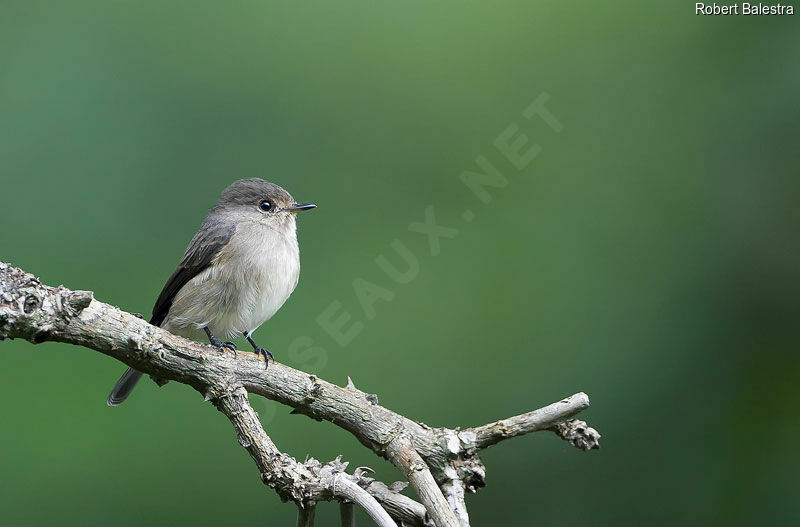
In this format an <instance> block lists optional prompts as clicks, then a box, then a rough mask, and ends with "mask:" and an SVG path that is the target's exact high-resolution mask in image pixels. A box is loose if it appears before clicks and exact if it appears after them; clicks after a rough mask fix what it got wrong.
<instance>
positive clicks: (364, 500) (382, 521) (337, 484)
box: [333, 476, 397, 527]
mask: <svg viewBox="0 0 800 527" xmlns="http://www.w3.org/2000/svg"><path fill="white" fill-rule="evenodd" d="M333 492H334V494H335V495H336V496H337V497H339V498H343V499H346V500H349V501H352V502H353V503H356V504H358V505H360V506H361V508H362V509H364V510H365V511H367V514H369V516H370V518H372V519H373V521H375V524H376V525H377V526H378V527H397V524H396V523H395V522H394V520H393V519H392V518H391V516H389V514H388V513H387V512H386V511H385V510H384V509H383V507H381V505H380V504H379V503H378V501H377V500H376V499H375V498H373V497H372V496H371V495H370V493H369V492H367V491H366V490H364V489H362V488H361V487H359V486H358V485H357V484H355V483H354V482H353V481H352V480H350V479H348V478H346V477H339V476H337V477H336V478H335V480H334V484H333Z"/></svg>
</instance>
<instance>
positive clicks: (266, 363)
mask: <svg viewBox="0 0 800 527" xmlns="http://www.w3.org/2000/svg"><path fill="white" fill-rule="evenodd" d="M244 338H246V339H247V342H249V343H250V345H251V346H253V351H254V352H256V354H257V355H261V356H262V357H264V367H265V368H266V367H268V366H269V361H270V359H272V360H275V356H274V355H273V354H272V353H270V351H269V350H268V349H267V348H262V347H261V346H259V345H258V344H256V341H254V340H253V337H251V336H250V335H245V336H244Z"/></svg>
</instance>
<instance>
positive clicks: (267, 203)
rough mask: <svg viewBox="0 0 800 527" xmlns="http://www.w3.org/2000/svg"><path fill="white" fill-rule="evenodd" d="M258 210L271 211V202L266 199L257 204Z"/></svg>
mask: <svg viewBox="0 0 800 527" xmlns="http://www.w3.org/2000/svg"><path fill="white" fill-rule="evenodd" d="M258 208H259V209H261V210H263V211H264V212H269V211H271V210H272V202H271V201H270V200H268V199H265V200H264V201H262V202H261V203H259V204H258Z"/></svg>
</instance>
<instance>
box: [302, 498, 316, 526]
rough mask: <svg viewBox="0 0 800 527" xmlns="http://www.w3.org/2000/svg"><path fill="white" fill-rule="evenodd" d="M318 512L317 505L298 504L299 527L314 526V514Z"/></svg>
mask: <svg viewBox="0 0 800 527" xmlns="http://www.w3.org/2000/svg"><path fill="white" fill-rule="evenodd" d="M316 514H317V505H316V503H315V504H309V505H306V506H304V507H301V506H299V505H298V506H297V527H314V516H316Z"/></svg>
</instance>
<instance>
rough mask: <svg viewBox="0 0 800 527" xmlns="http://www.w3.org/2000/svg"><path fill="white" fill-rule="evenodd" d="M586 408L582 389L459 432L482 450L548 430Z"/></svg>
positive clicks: (585, 398) (585, 399)
mask: <svg viewBox="0 0 800 527" xmlns="http://www.w3.org/2000/svg"><path fill="white" fill-rule="evenodd" d="M586 408H589V397H588V396H587V395H586V394H585V393H583V392H580V393H576V394H575V395H571V396H570V397H567V398H566V399H562V400H560V401H558V402H557V403H553V404H551V405H548V406H545V407H544V408H539V409H538V410H534V411H532V412H528V413H524V414H521V415H515V416H514V417H509V418H508V419H502V420H500V421H495V422H494V423H489V424H487V425H483V426H478V427H475V428H469V429H467V430H464V431H463V432H461V433H460V434H459V435H460V436H461V437H462V439H463V438H464V437H467V438H468V439H467V441H471V442H473V443H474V446H475V448H478V449H483V448H486V447H489V446H492V445H494V444H497V443H499V442H500V441H502V440H504V439H508V438H511V437H516V436H519V435H523V434H529V433H531V432H536V431H539V430H548V429H550V428H552V427H553V426H554V425H555V424H557V423H559V422H561V421H564V420H565V419H569V418H570V417H572V416H573V415H575V414H577V413H578V412H580V411H581V410H585V409H586ZM470 433H471V434H475V437H474V439H472V438H471V436H469V434H470ZM598 437H599V436H598Z"/></svg>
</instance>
